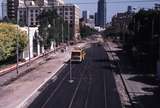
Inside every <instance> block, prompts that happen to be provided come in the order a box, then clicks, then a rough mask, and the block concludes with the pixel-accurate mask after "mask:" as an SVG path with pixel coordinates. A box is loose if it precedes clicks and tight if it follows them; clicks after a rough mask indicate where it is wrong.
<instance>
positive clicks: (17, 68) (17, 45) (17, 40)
mask: <svg viewBox="0 0 160 108" xmlns="http://www.w3.org/2000/svg"><path fill="white" fill-rule="evenodd" d="M16 55H17V63H16V71H17V75H18V74H19V34H18V20H17V36H16Z"/></svg>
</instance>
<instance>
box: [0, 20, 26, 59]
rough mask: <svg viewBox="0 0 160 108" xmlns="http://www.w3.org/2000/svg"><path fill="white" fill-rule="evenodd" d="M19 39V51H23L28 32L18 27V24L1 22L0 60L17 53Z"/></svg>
mask: <svg viewBox="0 0 160 108" xmlns="http://www.w3.org/2000/svg"><path fill="white" fill-rule="evenodd" d="M17 39H18V43H19V51H20V52H22V51H23V49H24V48H25V47H26V45H27V34H26V33H25V32H24V31H21V30H20V29H17V26H16V25H13V24H7V23H0V61H5V60H7V59H8V58H10V57H14V56H15V55H16V45H17V44H16V42H17Z"/></svg>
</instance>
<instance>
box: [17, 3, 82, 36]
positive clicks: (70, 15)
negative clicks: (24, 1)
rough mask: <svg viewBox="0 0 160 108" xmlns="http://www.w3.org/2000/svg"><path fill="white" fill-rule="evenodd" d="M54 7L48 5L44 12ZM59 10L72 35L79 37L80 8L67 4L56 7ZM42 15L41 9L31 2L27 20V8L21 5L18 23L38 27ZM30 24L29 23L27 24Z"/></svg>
mask: <svg viewBox="0 0 160 108" xmlns="http://www.w3.org/2000/svg"><path fill="white" fill-rule="evenodd" d="M52 9H53V6H50V5H46V6H43V10H46V11H47V10H52ZM54 9H56V10H57V13H58V15H59V16H61V17H62V18H64V20H65V21H66V22H68V23H69V25H70V28H71V30H73V31H71V34H72V35H73V36H75V37H78V35H79V19H80V8H79V7H78V6H77V5H72V4H65V5H59V6H54ZM39 14H40V8H39V6H38V5H36V3H35V2H33V1H30V2H29V6H28V17H27V19H26V7H25V6H23V5H21V6H19V8H18V21H19V24H22V25H27V24H28V25H29V26H31V27H36V26H37V25H38V24H39V20H38V16H39ZM27 22H28V23H27Z"/></svg>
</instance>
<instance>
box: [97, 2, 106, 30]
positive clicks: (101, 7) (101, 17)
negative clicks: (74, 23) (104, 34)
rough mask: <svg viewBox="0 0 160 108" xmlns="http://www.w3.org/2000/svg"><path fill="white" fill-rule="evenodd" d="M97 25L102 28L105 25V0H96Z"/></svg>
mask: <svg viewBox="0 0 160 108" xmlns="http://www.w3.org/2000/svg"><path fill="white" fill-rule="evenodd" d="M98 25H99V26H100V27H103V28H105V25H106V0H99V1H98Z"/></svg>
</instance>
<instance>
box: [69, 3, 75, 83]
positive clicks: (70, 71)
mask: <svg viewBox="0 0 160 108" xmlns="http://www.w3.org/2000/svg"><path fill="white" fill-rule="evenodd" d="M69 3H71V2H69ZM69 5H70V4H69ZM70 39H71V37H70V22H69V20H68V45H69V47H70V42H69V41H70ZM69 52H70V55H71V49H70V51H69ZM73 82H74V80H73V78H72V61H71V58H70V68H69V83H73Z"/></svg>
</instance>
